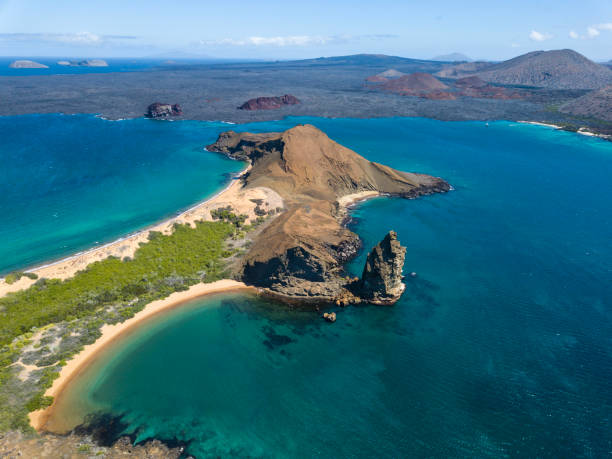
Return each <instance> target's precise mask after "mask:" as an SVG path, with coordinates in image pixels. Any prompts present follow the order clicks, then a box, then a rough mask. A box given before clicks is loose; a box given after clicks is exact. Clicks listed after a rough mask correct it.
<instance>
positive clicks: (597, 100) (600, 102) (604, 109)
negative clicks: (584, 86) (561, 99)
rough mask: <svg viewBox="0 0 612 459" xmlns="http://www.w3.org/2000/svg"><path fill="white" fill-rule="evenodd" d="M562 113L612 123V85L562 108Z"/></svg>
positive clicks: (592, 92)
mask: <svg viewBox="0 0 612 459" xmlns="http://www.w3.org/2000/svg"><path fill="white" fill-rule="evenodd" d="M560 110H561V112H563V113H568V114H570V115H573V116H585V117H589V118H599V119H602V120H606V121H612V85H610V86H606V87H605V88H602V89H599V90H596V91H591V92H589V93H587V94H585V95H584V96H582V97H579V98H578V99H574V100H572V101H570V102H568V103H566V104H564V105H562V106H561V109H560Z"/></svg>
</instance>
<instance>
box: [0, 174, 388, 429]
mask: <svg viewBox="0 0 612 459" xmlns="http://www.w3.org/2000/svg"><path fill="white" fill-rule="evenodd" d="M247 171H248V168H247V169H246V170H245V171H244V172H243V174H244V173H246V172H247ZM379 195H380V193H378V192H375V191H363V192H359V193H353V194H350V195H346V196H343V197H341V198H338V203H339V205H340V206H341V207H342V208H343V209H347V207H349V206H351V205H353V204H355V203H357V202H361V201H364V200H367V199H370V198H373V197H376V196H379ZM258 198H259V199H263V200H264V202H265V205H266V207H267V208H275V207H283V205H284V203H283V200H282V198H281V197H280V196H279V195H278V194H277V193H276V192H274V191H273V190H271V189H269V188H263V187H259V188H253V189H249V190H242V189H241V185H240V183H239V181H237V180H235V181H233V182H232V183H231V184H230V185H229V186H228V187H227V188H225V189H224V190H223V191H221V192H220V193H218V194H217V195H215V196H214V197H212V198H210V199H209V200H207V201H204V202H202V203H200V204H198V205H196V206H194V207H192V208H191V209H189V210H187V211H185V212H183V213H182V214H180V215H179V216H177V217H174V218H171V219H168V220H166V221H164V222H162V223H159V224H157V225H155V226H153V227H151V228H148V229H147V230H144V231H142V232H140V233H137V234H134V235H132V236H129V237H127V238H125V239H121V240H118V241H115V242H113V243H110V244H107V245H106V246H104V247H99V248H95V249H92V250H90V251H87V252H84V253H81V254H77V255H74V256H72V257H69V258H66V259H64V260H60V261H59V262H56V263H53V264H49V265H46V266H43V267H41V268H39V269H38V270H33V271H32V272H36V273H37V274H39V276H40V277H58V278H61V279H65V278H68V277H71V276H72V275H74V274H75V273H76V272H77V271H78V270H79V269H83V268H85V267H86V266H87V264H89V263H92V262H94V261H98V260H99V259H104V258H106V257H108V256H112V255H115V253H116V251H117V250H119V251H120V252H122V256H130V255H131V254H133V252H134V251H135V250H136V249H137V248H138V246H139V244H140V243H141V242H145V241H146V240H147V238H148V234H149V232H150V231H162V232H165V233H167V232H169V231H171V230H172V225H174V223H189V224H191V223H193V222H194V221H197V220H201V219H204V220H210V219H211V217H210V210H212V209H215V208H218V207H223V206H226V205H232V207H233V208H234V209H235V210H236V211H237V212H239V213H245V214H247V215H249V218H255V217H256V216H255V213H254V206H255V204H254V203H252V201H251V199H258ZM125 247H127V250H126V248H125ZM128 250H129V252H128ZM22 281H23V279H22ZM22 281H20V282H19V283H21V282H22ZM27 281H29V282H28V283H27V284H26V285H24V286H20V288H27V287H28V286H29V285H30V284H31V283H32V282H33V281H31V280H29V279H27ZM19 283H16V284H19ZM4 285H6V284H4ZM14 285H15V284H14ZM15 290H18V289H15ZM227 291H250V292H257V291H258V290H257V289H256V288H254V287H251V286H247V285H246V284H244V283H242V282H238V281H235V280H231V279H223V280H219V281H216V282H212V283H200V284H196V285H194V286H192V287H190V288H189V289H188V290H186V291H182V292H175V293H173V294H171V295H170V296H168V297H167V298H165V299H162V300H157V301H153V302H151V303H149V304H148V305H147V306H146V307H145V308H144V309H143V310H141V311H140V312H138V313H137V314H136V315H134V317H132V318H130V319H128V320H126V321H125V322H122V323H118V324H114V325H109V324H106V325H104V326H103V327H102V329H101V332H102V336H101V337H100V338H99V339H97V340H96V341H95V342H94V343H92V344H89V345H87V346H85V348H84V349H83V350H82V351H81V352H79V353H78V354H77V355H75V356H73V357H72V358H71V359H70V360H69V361H68V363H67V364H66V365H65V366H64V367H62V369H61V371H60V374H59V377H58V378H57V379H56V380H55V381H54V382H53V385H52V386H51V387H50V388H49V389H48V390H47V391H46V392H45V395H47V396H52V397H54V399H55V400H57V399H58V398H59V397H60V396H61V393H62V392H63V391H64V390H65V389H66V388H67V387H68V386H69V383H70V382H71V381H72V380H73V379H74V378H75V377H78V375H79V374H80V373H81V372H82V371H83V370H84V369H85V368H86V367H87V366H88V365H89V364H91V363H92V362H93V361H94V360H95V357H96V356H97V355H98V354H99V353H100V352H101V351H103V350H104V349H106V348H107V347H108V346H109V345H110V344H112V343H113V342H115V340H116V339H118V338H119V337H120V336H121V335H124V334H125V333H127V332H129V331H133V330H135V329H136V328H137V327H138V326H139V325H142V324H143V322H144V321H146V320H148V319H150V318H151V317H154V316H157V315H158V314H161V313H163V312H166V311H169V310H171V309H174V308H175V307H177V306H180V305H182V304H184V303H186V302H189V301H192V300H194V299H197V298H200V297H203V296H206V295H210V294H215V293H221V292H227ZM5 293H7V292H6V291H3V290H2V285H0V296H2V295H3V294H5ZM55 405H56V404H55V402H54V403H53V404H52V405H51V406H50V407H48V408H46V409H44V410H37V411H34V412H31V413H30V414H29V419H30V424H31V425H32V427H34V428H35V429H36V430H37V431H44V430H45V425H46V424H47V421H48V419H49V418H50V416H51V415H52V413H53V410H54V408H55Z"/></svg>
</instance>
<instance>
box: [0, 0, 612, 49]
mask: <svg viewBox="0 0 612 459" xmlns="http://www.w3.org/2000/svg"><path fill="white" fill-rule="evenodd" d="M232 5H233V6H234V8H231V6H232ZM484 5H485V3H484V2H482V1H472V2H469V3H468V4H467V5H466V4H463V5H461V6H458V5H456V4H455V3H452V2H449V1H442V2H439V3H438V4H436V5H435V6H429V5H397V4H394V2H389V1H386V0H385V1H381V2H379V3H377V4H376V5H372V4H371V3H366V2H363V3H361V2H348V1H345V0H340V1H338V2H334V4H333V5H328V4H326V3H325V2H323V1H320V0H316V1H313V2H311V3H310V4H309V7H308V8H306V7H305V6H304V5H301V4H295V5H292V4H289V3H287V2H284V3H283V2H280V1H277V0H269V1H264V2H259V3H258V4H253V3H249V2H246V1H236V2H233V3H231V4H230V5H218V4H215V3H210V2H192V1H186V2H182V3H180V4H178V5H168V4H166V3H155V2H144V1H142V0H135V1H133V2H130V3H127V2H119V1H116V0H109V1H106V2H97V1H94V2H88V3H87V4H86V5H85V4H83V3H82V2H76V1H74V0H58V1H55V2H53V3H50V2H44V1H42V0H0V30H1V31H2V32H0V55H2V56H11V57H15V56H24V57H26V56H37V57H45V56H46V57H57V56H67V57H70V56H88V57H107V58H112V57H130V58H139V57H140V58H145V57H155V56H166V57H172V56H175V57H177V58H179V57H194V58H196V57H202V58H229V59H267V60H270V59H300V58H314V57H320V56H337V55H348V54H358V53H374V54H389V55H398V56H404V57H413V58H421V59H430V58H432V57H434V56H437V55H440V54H449V53H453V52H459V53H463V54H465V55H467V56H469V57H470V58H473V59H487V60H501V59H507V58H510V57H513V56H516V55H519V54H523V53H526V52H529V51H534V50H539V49H544V50H548V49H561V48H571V49H575V50H576V51H578V52H580V53H582V54H584V55H586V56H587V57H589V58H591V59H594V60H598V61H607V60H610V59H612V51H610V45H611V44H612V5H611V4H607V3H606V2H604V1H593V0H588V1H586V2H584V5H583V7H582V8H581V9H580V11H576V9H575V8H571V9H572V14H568V12H569V9H570V7H569V6H566V5H558V4H557V3H555V2H550V1H548V0H544V1H542V2H540V3H539V4H538V5H531V4H529V3H528V2H526V1H524V0H520V1H517V2H515V3H514V4H513V5H502V6H500V7H499V8H496V11H495V14H491V13H490V12H488V11H487V10H486V9H484ZM553 5H554V8H552V6H553ZM527 9H528V11H529V14H525V11H527ZM602 19H603V20H602Z"/></svg>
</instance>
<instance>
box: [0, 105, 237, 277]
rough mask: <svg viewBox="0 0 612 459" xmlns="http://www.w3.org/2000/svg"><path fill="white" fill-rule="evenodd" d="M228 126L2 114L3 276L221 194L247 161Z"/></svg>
mask: <svg viewBox="0 0 612 459" xmlns="http://www.w3.org/2000/svg"><path fill="white" fill-rule="evenodd" d="M227 128H228V125H227V124H224V123H208V124H201V123H197V122H180V123H172V122H163V121H162V122H157V121H155V120H148V119H135V120H126V121H118V122H117V121H106V120H103V119H101V118H96V117H94V116H91V115H74V116H64V115H25V116H14V117H12V116H9V117H0V163H1V164H2V167H0V216H1V218H2V220H1V222H2V224H0V274H3V273H6V272H8V271H10V270H13V269H18V268H19V269H21V268H25V267H28V266H31V265H34V264H39V263H42V262H45V261H48V260H50V259H55V258H58V257H61V256H65V255H69V254H72V253H75V252H77V251H80V250H83V249H87V248H90V247H92V246H95V245H100V244H103V243H105V242H109V241H111V240H114V239H116V238H118V237H120V236H125V235H126V234H128V233H130V232H133V231H135V230H138V229H142V228H143V227H145V226H147V225H150V224H152V223H155V222H157V221H159V220H161V219H163V218H164V217H168V216H170V215H173V214H174V213H176V211H178V210H181V209H185V208H187V207H189V206H190V205H193V204H195V203H196V202H198V201H200V200H202V199H204V198H207V197H209V196H212V195H213V194H215V193H216V192H217V191H219V189H220V188H222V187H223V186H224V185H225V184H227V183H228V182H229V181H230V179H231V176H232V175H234V174H235V173H236V172H238V171H240V170H242V169H243V168H244V167H245V164H244V163H241V162H238V161H232V160H229V159H227V158H225V157H223V156H221V155H219V154H216V153H209V152H206V151H204V150H203V148H204V146H205V145H207V144H209V143H211V142H214V141H215V139H216V136H217V133H218V132H220V131H223V130H225V129H227Z"/></svg>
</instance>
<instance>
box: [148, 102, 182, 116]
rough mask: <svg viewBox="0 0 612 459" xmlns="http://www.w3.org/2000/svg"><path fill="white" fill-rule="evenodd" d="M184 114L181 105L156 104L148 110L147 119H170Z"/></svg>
mask: <svg viewBox="0 0 612 459" xmlns="http://www.w3.org/2000/svg"><path fill="white" fill-rule="evenodd" d="M182 114H183V110H182V109H181V106H180V105H179V104H174V105H171V104H162V103H161V102H154V103H152V104H151V105H149V107H148V108H147V113H146V115H145V116H147V118H154V119H159V118H170V117H172V116H180V115H182Z"/></svg>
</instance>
